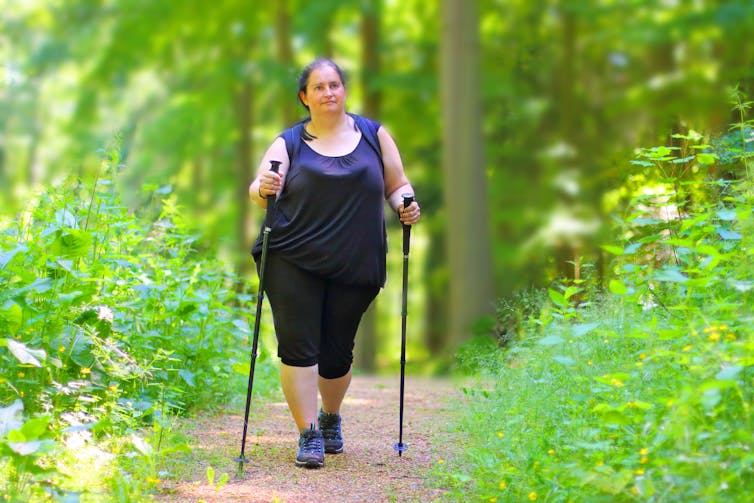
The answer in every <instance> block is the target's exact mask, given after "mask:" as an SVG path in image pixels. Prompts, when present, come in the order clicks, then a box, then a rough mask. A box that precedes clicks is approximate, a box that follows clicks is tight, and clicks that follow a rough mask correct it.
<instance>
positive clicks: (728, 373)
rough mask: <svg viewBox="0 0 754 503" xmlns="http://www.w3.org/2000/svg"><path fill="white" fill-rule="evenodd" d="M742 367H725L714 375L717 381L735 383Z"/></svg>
mask: <svg viewBox="0 0 754 503" xmlns="http://www.w3.org/2000/svg"><path fill="white" fill-rule="evenodd" d="M743 369H744V368H743V367H725V368H724V369H722V370H721V371H720V372H718V373H717V374H716V375H715V379H717V380H718V381H736V380H738V375H739V374H740V373H741V371H742V370H743Z"/></svg>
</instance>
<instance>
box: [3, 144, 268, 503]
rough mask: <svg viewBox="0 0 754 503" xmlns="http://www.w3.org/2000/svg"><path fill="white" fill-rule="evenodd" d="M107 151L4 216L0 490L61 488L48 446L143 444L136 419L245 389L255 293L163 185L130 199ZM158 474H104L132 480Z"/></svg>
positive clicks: (163, 419) (132, 448)
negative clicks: (136, 204)
mask: <svg viewBox="0 0 754 503" xmlns="http://www.w3.org/2000/svg"><path fill="white" fill-rule="evenodd" d="M108 155H109V157H108V158H107V159H105V160H104V162H103V170H104V172H103V176H102V177H101V178H99V179H97V180H95V181H93V182H90V183H85V182H83V181H79V180H71V181H68V182H66V183H64V184H63V185H62V186H61V187H58V188H52V189H50V190H48V191H46V192H43V193H42V194H40V195H39V197H37V198H36V199H35V200H34V201H33V202H32V203H30V205H29V207H28V209H27V210H26V211H24V212H23V213H22V214H20V215H19V216H18V217H17V218H16V219H15V220H13V221H10V222H6V223H5V224H4V225H3V226H2V229H0V231H1V233H0V376H2V377H0V406H5V407H4V408H2V409H0V449H1V450H0V456H2V458H0V459H1V461H0V465H2V466H4V468H3V474H4V476H3V477H2V478H0V484H2V485H1V486H0V494H4V493H3V492H2V491H5V492H6V493H9V494H16V495H17V498H18V500H19V501H21V500H24V501H25V500H27V499H34V498H35V497H37V498H38V497H41V496H43V495H44V494H48V495H55V494H58V493H60V494H64V493H65V491H63V490H62V489H61V488H62V487H67V486H68V485H70V484H69V483H68V482H66V480H65V477H63V476H62V474H61V473H60V472H59V471H57V470H56V464H55V462H54V461H53V460H52V459H51V457H50V455H51V454H55V456H57V457H60V458H61V459H62V458H64V457H65V455H64V454H62V450H64V444H66V443H67V442H68V440H70V439H71V438H72V437H74V436H81V435H82V434H85V436H86V438H89V439H95V440H97V439H100V440H107V441H108V442H110V444H109V449H111V450H115V451H118V454H119V455H121V454H122V455H123V456H122V459H126V457H128V456H132V454H133V453H136V454H139V453H141V454H143V453H144V452H145V449H146V448H145V447H143V445H144V444H143V439H142V438H141V436H140V435H138V434H136V433H134V432H135V431H138V429H140V428H143V427H145V426H146V427H150V428H151V427H153V425H157V426H158V427H160V428H163V427H167V426H168V425H169V421H168V418H169V416H170V415H171V414H179V413H183V412H185V411H186V410H188V409H190V408H195V407H207V406H210V407H211V406H217V405H220V404H223V403H224V402H225V401H226V400H229V399H230V397H231V396H243V394H244V393H243V390H244V389H245V388H244V386H245V383H246V376H247V375H248V367H249V364H248V358H249V357H248V350H247V349H245V348H249V347H250V344H249V341H248V339H249V329H248V326H249V325H248V320H246V319H245V313H248V312H251V310H250V309H248V306H247V304H248V302H249V301H250V300H252V296H251V295H249V294H240V295H239V294H237V290H239V289H240V287H241V286H242V284H241V282H240V280H239V278H237V277H236V276H235V275H234V274H233V273H232V272H230V271H228V270H227V267H225V266H224V265H223V264H222V263H221V262H220V261H219V260H215V259H212V258H211V256H210V252H209V251H204V252H203V253H201V254H200V253H199V252H198V251H197V248H198V247H199V246H202V243H201V240H200V236H199V235H198V234H196V233H195V232H194V231H193V229H191V228H190V226H189V225H188V224H187V222H186V221H185V220H184V218H183V216H182V212H181V210H180V208H179V206H178V204H177V202H176V200H175V198H174V197H173V196H171V195H170V193H169V190H168V189H166V188H162V189H161V188H156V187H153V188H148V189H147V190H148V191H149V196H150V197H151V198H152V199H153V200H154V201H156V202H157V208H159V212H155V214H154V215H141V216H139V215H135V214H133V212H129V211H128V210H127V209H126V208H125V207H124V206H123V205H122V204H121V203H120V200H119V196H118V193H117V190H116V188H115V184H114V183H113V181H112V178H111V177H112V175H113V174H114V171H115V169H116V168H118V167H119V166H118V159H117V156H116V155H115V154H114V153H109V154H108ZM260 362H261V363H262V364H261V365H258V367H257V368H258V372H259V373H260V374H261V377H262V379H260V380H259V381H257V382H260V387H264V386H265V384H266V383H265V379H264V377H265V375H267V376H269V374H270V373H271V369H270V366H269V365H264V363H265V362H264V355H263V357H262V358H261V359H260ZM121 437H123V438H125V439H126V440H127V441H126V442H125V444H124V443H123V441H122V440H118V439H120V438H121ZM148 438H151V437H148ZM154 439H155V443H154V445H152V446H151V450H150V451H149V452H150V453H151V454H152V455H156V453H157V452H159V449H160V445H159V444H160V442H161V441H162V434H160V435H157V436H155V437H154ZM163 448H164V446H163ZM132 457H133V456H132ZM130 466H131V467H132V468H133V467H134V465H133V464H131V465H130ZM131 475H134V474H126V475H124V477H128V476H131ZM156 476H157V475H156V474H155V473H153V472H149V471H146V472H145V473H141V474H136V479H135V480H131V479H124V480H128V481H127V482H126V483H125V484H121V483H118V482H117V480H114V479H113V480H111V483H112V484H114V486H116V485H119V486H122V488H126V489H128V488H130V489H128V490H129V491H137V490H139V489H138V487H139V483H141V484H142V486H141V487H142V489H143V488H144V487H146V486H148V485H149V484H148V483H147V482H145V479H146V478H150V477H151V478H155V477H156ZM139 477H141V478H140V479H139ZM116 478H117V477H116ZM41 481H44V483H41ZM100 482H101V481H100ZM60 491H63V492H60ZM32 496H33V497H32ZM124 497H125V496H124ZM6 499H7V498H6ZM126 499H128V498H127V497H126Z"/></svg>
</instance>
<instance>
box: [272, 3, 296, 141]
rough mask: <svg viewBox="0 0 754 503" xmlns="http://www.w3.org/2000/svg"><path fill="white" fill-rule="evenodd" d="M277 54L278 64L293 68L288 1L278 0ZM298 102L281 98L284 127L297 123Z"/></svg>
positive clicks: (292, 98)
mask: <svg viewBox="0 0 754 503" xmlns="http://www.w3.org/2000/svg"><path fill="white" fill-rule="evenodd" d="M276 24H277V33H276V35H277V52H278V62H279V63H280V65H281V66H282V67H283V68H285V69H290V68H293V64H294V63H293V48H292V47H291V15H290V12H289V5H288V0H278V3H277V17H276ZM295 105H296V101H295V98H294V97H293V96H288V95H287V93H283V94H282V95H281V96H280V110H281V113H282V117H283V127H286V128H287V127H290V126H291V124H293V123H294V122H295V121H296V111H295V108H294V107H295Z"/></svg>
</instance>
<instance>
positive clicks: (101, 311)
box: [97, 306, 113, 323]
mask: <svg viewBox="0 0 754 503" xmlns="http://www.w3.org/2000/svg"><path fill="white" fill-rule="evenodd" d="M97 319H99V320H103V321H107V322H109V323H112V322H113V312H112V310H111V309H110V308H109V307H107V306H99V307H97Z"/></svg>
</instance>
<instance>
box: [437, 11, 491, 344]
mask: <svg viewBox="0 0 754 503" xmlns="http://www.w3.org/2000/svg"><path fill="white" fill-rule="evenodd" d="M442 19H443V30H442V33H443V36H442V39H441V42H440V53H441V68H440V75H441V82H440V87H441V107H442V119H443V135H442V138H443V159H442V165H443V173H444V176H445V179H444V194H445V204H446V208H447V214H448V234H447V236H448V238H447V250H448V262H449V267H450V285H449V286H450V307H449V322H448V330H449V340H450V341H451V342H460V341H462V340H463V339H465V338H466V337H467V336H468V335H469V333H470V327H471V325H472V324H473V323H474V322H475V321H476V320H477V319H478V318H480V317H482V316H484V315H487V314H490V313H491V312H492V305H493V300H494V293H493V290H494V289H493V283H492V277H493V275H492V256H491V251H490V231H489V227H488V221H489V220H488V205H487V183H486V176H485V166H484V141H483V138H482V113H481V106H480V104H481V99H480V98H481V94H480V92H481V89H480V69H479V52H480V49H479V40H478V37H479V19H478V12H477V1H476V0H470V1H469V0H444V1H443V3H442Z"/></svg>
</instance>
